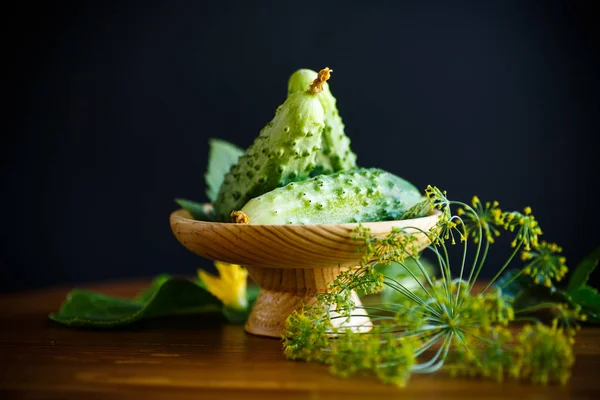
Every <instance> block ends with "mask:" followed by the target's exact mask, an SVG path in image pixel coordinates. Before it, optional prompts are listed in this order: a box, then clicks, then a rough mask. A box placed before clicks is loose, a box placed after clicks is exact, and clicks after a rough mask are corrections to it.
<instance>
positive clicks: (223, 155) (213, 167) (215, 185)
mask: <svg viewBox="0 0 600 400" xmlns="http://www.w3.org/2000/svg"><path fill="white" fill-rule="evenodd" d="M208 144H209V153H208V166H207V168H206V173H205V174H204V180H205V182H206V196H207V197H208V199H209V200H210V201H211V202H212V203H214V202H215V201H216V200H217V196H218V195H219V189H220V188H221V184H222V183H223V179H225V175H227V173H228V172H229V170H230V169H231V166H232V165H235V164H236V163H237V162H238V160H239V158H240V157H241V156H242V155H243V154H244V150H242V149H240V148H239V147H237V146H236V145H234V144H231V143H229V142H226V141H225V140H222V139H209V141H208ZM188 211H189V210H188Z"/></svg>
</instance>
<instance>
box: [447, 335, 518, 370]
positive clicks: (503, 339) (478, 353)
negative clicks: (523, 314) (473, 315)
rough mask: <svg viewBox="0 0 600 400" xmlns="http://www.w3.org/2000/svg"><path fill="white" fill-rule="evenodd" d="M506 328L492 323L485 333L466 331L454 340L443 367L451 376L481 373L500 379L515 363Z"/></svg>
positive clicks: (511, 338) (510, 340) (510, 336)
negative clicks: (468, 332) (461, 336)
mask: <svg viewBox="0 0 600 400" xmlns="http://www.w3.org/2000/svg"><path fill="white" fill-rule="evenodd" d="M512 340H513V336H512V334H511V332H510V330H509V329H507V328H505V327H502V326H495V327H494V328H492V329H490V330H489V331H488V332H487V333H486V334H485V335H484V336H475V335H465V337H463V338H462V339H460V340H456V342H455V348H454V351H453V352H452V353H451V355H450V357H449V358H448V361H447V365H445V369H446V370H448V371H449V373H450V375H451V376H459V375H460V376H469V377H475V376H478V375H480V376H483V377H485V378H490V379H494V380H496V381H498V382H502V381H503V380H504V378H505V377H506V375H508V373H509V372H510V371H511V368H513V366H514V363H515V356H516V354H515V352H514V351H512V350H511V348H510V344H511V342H512Z"/></svg>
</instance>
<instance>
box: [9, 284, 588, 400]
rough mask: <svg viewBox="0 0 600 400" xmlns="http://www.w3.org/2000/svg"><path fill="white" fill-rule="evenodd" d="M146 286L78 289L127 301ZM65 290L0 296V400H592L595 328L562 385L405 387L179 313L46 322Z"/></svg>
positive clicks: (444, 382) (418, 380) (445, 381)
mask: <svg viewBox="0 0 600 400" xmlns="http://www.w3.org/2000/svg"><path fill="white" fill-rule="evenodd" d="M149 282H150V280H149V279H148V280H146V281H144V282H138V283H121V284H106V285H102V286H89V287H86V286H85V285H82V286H79V287H82V288H89V289H96V290H100V291H101V292H103V293H107V294H112V295H120V296H124V297H131V296H133V295H135V293H137V292H138V291H139V290H140V288H141V287H142V286H146V285H148V283H149ZM68 289H69V288H67V287H65V288H56V289H50V290H43V291H37V292H29V293H20V294H12V295H0V310H1V311H0V327H1V328H0V399H41V398H43V399H49V398H50V399H82V398H84V399H86V400H90V399H104V398H110V399H114V400H118V399H128V400H130V399H135V398H143V399H145V400H151V399H159V398H168V399H170V400H171V399H173V400H177V399H244V400H247V399H252V398H260V399H263V400H270V399H346V400H350V399H360V400H365V399H369V400H370V399H395V398H402V399H419V400H425V399H440V398H443V399H513V398H519V399H598V398H600V383H599V380H598V378H597V375H598V370H599V369H600V329H599V328H583V329H582V330H581V331H580V332H579V333H578V334H577V340H576V343H575V345H574V350H575V353H576V362H575V366H574V368H573V377H572V378H571V381H570V382H569V384H568V385H567V386H565V387H561V386H548V387H543V386H535V385H530V384H527V383H518V382H513V381H508V382H505V383H502V384H500V383H496V382H493V381H487V380H479V379H466V378H465V379H451V378H449V377H447V376H445V375H444V374H443V373H438V374H435V375H423V376H415V377H414V378H413V379H412V380H411V381H410V383H409V385H408V387H407V388H405V389H397V388H395V387H392V386H387V385H384V384H381V383H379V382H378V381H377V380H376V379H374V378H372V377H369V376H358V377H353V378H352V379H348V380H344V379H339V378H336V377H333V376H331V375H330V374H329V373H328V372H327V367H325V366H322V365H318V364H307V363H304V362H293V361H287V360H286V359H285V358H284V356H283V353H282V347H281V341H280V340H277V339H271V338H265V337H260V336H254V335H248V334H246V333H244V330H243V327H242V326H239V325H226V324H224V323H223V322H222V321H220V320H208V319H205V318H190V317H179V318H169V319H161V320H155V321H147V322H144V323H140V324H137V325H135V326H131V327H128V328H123V329H119V330H115V331H91V330H76V329H69V328H65V327H62V326H60V325H57V324H55V323H53V322H52V321H49V320H48V319H47V313H48V312H51V311H55V310H57V309H58V307H59V306H60V304H61V302H62V301H63V300H64V298H65V295H66V293H67V292H68Z"/></svg>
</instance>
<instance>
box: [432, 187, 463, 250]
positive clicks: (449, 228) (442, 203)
mask: <svg viewBox="0 0 600 400" xmlns="http://www.w3.org/2000/svg"><path fill="white" fill-rule="evenodd" d="M446 194H447V193H446V191H445V190H444V191H441V190H440V189H438V188H437V187H435V186H431V185H430V186H427V188H426V189H425V196H426V197H427V198H428V199H429V200H430V201H431V204H432V206H433V208H437V209H439V210H440V211H442V214H441V215H440V217H439V218H438V223H437V224H436V225H435V226H434V227H433V228H431V229H432V233H434V234H435V235H436V236H437V239H435V240H433V242H434V244H436V245H439V244H441V243H440V242H441V240H451V243H452V244H456V240H455V238H454V233H453V231H454V229H456V228H457V226H458V222H457V221H459V220H458V218H456V217H455V216H453V215H452V210H451V208H450V204H451V202H450V200H448V198H447V197H446ZM461 239H462V235H461Z"/></svg>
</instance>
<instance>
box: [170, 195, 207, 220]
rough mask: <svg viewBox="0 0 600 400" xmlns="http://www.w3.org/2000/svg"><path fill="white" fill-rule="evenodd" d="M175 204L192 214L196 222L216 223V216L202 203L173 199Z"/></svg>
mask: <svg viewBox="0 0 600 400" xmlns="http://www.w3.org/2000/svg"><path fill="white" fill-rule="evenodd" d="M175 203H177V204H178V205H179V207H181V208H183V209H184V210H186V211H188V212H189V213H190V214H192V218H194V219H195V220H197V221H212V222H214V221H216V220H217V218H216V215H215V213H214V211H213V209H212V208H211V207H207V206H206V205H205V204H203V203H197V202H195V201H192V200H186V199H175Z"/></svg>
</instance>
